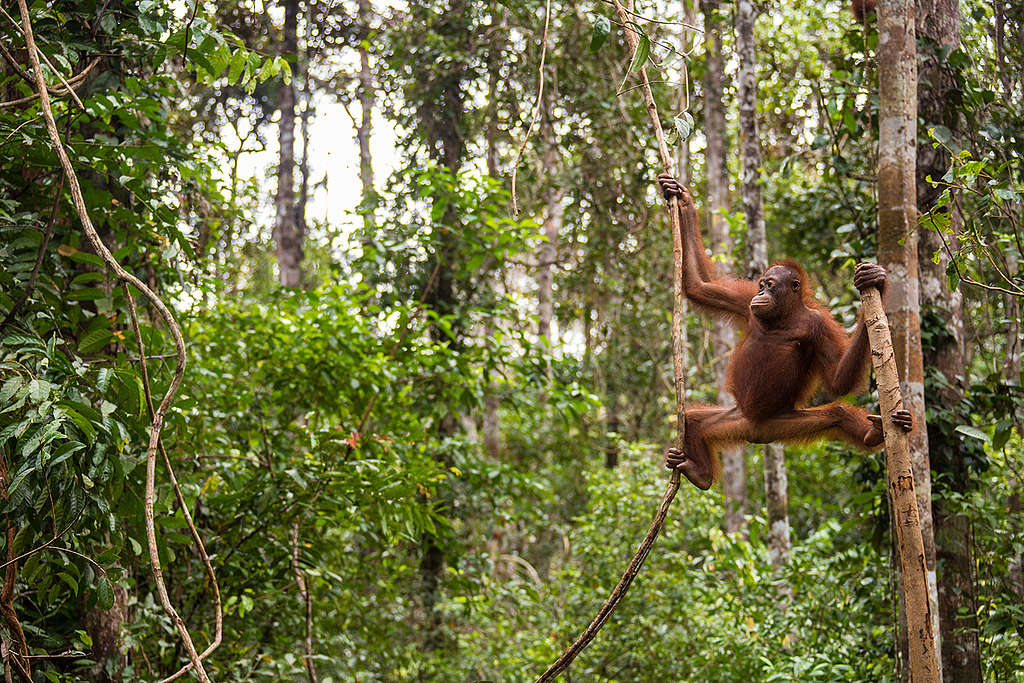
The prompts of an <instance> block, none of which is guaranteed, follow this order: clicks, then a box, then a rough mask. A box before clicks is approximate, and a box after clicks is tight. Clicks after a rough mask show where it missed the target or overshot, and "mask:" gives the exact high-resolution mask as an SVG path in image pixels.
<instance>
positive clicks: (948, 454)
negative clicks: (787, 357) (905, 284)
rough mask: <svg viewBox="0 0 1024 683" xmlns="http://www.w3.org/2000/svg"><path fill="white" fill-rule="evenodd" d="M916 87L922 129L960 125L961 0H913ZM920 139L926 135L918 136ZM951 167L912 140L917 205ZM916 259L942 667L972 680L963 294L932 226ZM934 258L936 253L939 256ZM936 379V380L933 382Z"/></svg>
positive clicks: (930, 202) (956, 219) (977, 673)
mask: <svg viewBox="0 0 1024 683" xmlns="http://www.w3.org/2000/svg"><path fill="white" fill-rule="evenodd" d="M916 29H917V37H918V44H919V55H918V69H919V73H918V86H917V105H918V113H919V116H920V120H921V121H922V122H923V123H924V126H925V128H926V129H927V128H932V127H935V126H943V127H945V128H947V129H948V130H949V131H950V134H951V135H956V133H957V131H958V130H959V127H960V126H959V119H960V117H959V104H960V102H959V99H958V96H957V94H958V85H957V79H958V74H957V73H956V72H955V70H954V67H953V66H952V65H951V64H949V62H948V60H947V59H946V58H947V57H948V55H949V54H950V53H951V52H952V50H954V49H956V48H958V47H959V44H960V6H959V0H917V26H916ZM922 137H924V136H922ZM948 168H949V157H948V152H947V151H946V149H945V148H943V147H941V146H934V145H932V143H931V141H930V140H929V139H927V138H926V137H925V139H922V140H921V142H919V144H918V146H917V209H918V212H919V213H926V212H928V211H930V210H931V209H932V207H934V206H935V202H936V200H937V199H938V197H939V194H940V192H941V188H939V187H937V186H936V185H933V184H932V183H930V182H928V178H929V177H931V178H933V179H938V178H941V177H942V176H943V175H945V173H946V171H947V169H948ZM949 218H950V222H951V225H950V228H951V235H950V236H949V237H947V238H946V239H955V236H956V235H957V234H959V233H960V229H961V227H960V226H961V223H962V217H961V215H960V213H959V211H953V212H952V213H951V214H950V216H949ZM919 235H920V243H919V244H918V264H919V266H920V271H921V308H922V311H923V312H924V315H925V316H926V317H929V316H930V320H931V322H932V325H933V327H935V328H937V329H935V330H934V331H933V333H932V334H930V335H929V336H928V338H929V343H928V344H926V345H925V346H924V348H923V353H924V365H925V366H926V367H928V368H931V369H932V370H933V372H934V373H938V374H939V375H941V377H939V378H936V377H934V375H928V376H926V377H925V382H926V383H927V389H928V395H929V397H931V400H930V402H929V405H928V448H929V452H930V460H931V464H932V468H933V469H935V470H937V471H941V472H944V473H946V474H948V475H949V476H948V477H947V478H945V480H944V483H943V484H942V485H941V486H939V487H937V488H936V492H935V493H936V495H935V498H934V499H933V500H932V512H933V514H934V529H935V554H936V562H937V567H936V570H937V575H936V590H937V592H938V601H939V624H940V626H941V632H940V633H941V639H942V640H941V642H942V649H941V655H942V672H943V675H944V676H945V678H946V679H947V680H950V681H957V682H960V681H963V682H964V683H975V682H979V683H980V681H981V680H982V677H981V648H980V647H979V644H978V618H977V593H976V588H975V584H974V562H973V558H972V553H971V550H972V546H973V540H972V537H971V520H970V518H968V517H967V516H966V515H963V514H957V513H955V512H954V511H953V510H952V509H950V508H951V507H952V506H951V505H950V504H949V502H950V501H948V500H947V498H948V497H949V496H947V495H944V494H948V493H951V494H954V495H958V494H963V493H964V492H965V491H966V490H967V488H968V482H969V481H970V478H971V471H970V468H969V467H967V465H966V463H967V462H968V457H967V456H968V453H967V451H968V449H969V448H970V446H972V445H973V444H967V443H965V442H964V437H963V436H961V435H960V434H958V433H957V432H956V426H957V425H959V424H962V423H963V422H965V421H966V419H967V416H965V415H964V411H963V410H962V408H961V402H962V400H963V398H964V389H965V387H966V386H967V377H966V372H967V363H966V356H965V353H964V338H965V335H964V315H963V296H962V295H961V293H960V291H959V290H952V291H951V290H950V289H949V287H948V278H947V277H946V267H947V266H948V265H949V259H948V257H947V255H946V252H945V250H944V249H943V245H942V238H941V237H940V236H939V234H938V233H937V232H936V231H933V230H927V229H924V230H920V231H919ZM936 257H937V258H936ZM936 380H938V381H936Z"/></svg>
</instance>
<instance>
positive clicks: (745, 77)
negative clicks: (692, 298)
mask: <svg viewBox="0 0 1024 683" xmlns="http://www.w3.org/2000/svg"><path fill="white" fill-rule="evenodd" d="M756 21H757V9H756V8H755V6H754V3H753V0H737V2H736V51H737V53H739V58H740V66H739V73H738V76H737V79H738V83H737V89H738V91H739V118H740V155H741V156H742V159H743V212H744V213H745V214H746V216H747V242H748V248H749V252H750V253H749V256H748V265H749V270H748V274H749V275H750V277H753V278H757V277H760V275H761V273H762V272H764V269H765V267H766V266H767V264H768V242H767V240H766V238H765V229H764V196H763V194H762V192H761V139H760V137H759V136H758V131H757V56H756V53H755V47H756V46H755V43H754V23H755V22H756Z"/></svg>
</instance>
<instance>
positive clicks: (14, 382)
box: [0, 377, 21, 404]
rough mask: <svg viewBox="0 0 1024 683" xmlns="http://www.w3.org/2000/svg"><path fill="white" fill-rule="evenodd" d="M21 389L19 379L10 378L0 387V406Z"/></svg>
mask: <svg viewBox="0 0 1024 683" xmlns="http://www.w3.org/2000/svg"><path fill="white" fill-rule="evenodd" d="M20 388H21V378H20V377H11V378H10V379H8V380H7V381H6V382H4V385H3V387H0V404H3V403H6V402H7V401H9V400H10V398H11V396H14V394H15V393H16V392H17V391H18V389H20Z"/></svg>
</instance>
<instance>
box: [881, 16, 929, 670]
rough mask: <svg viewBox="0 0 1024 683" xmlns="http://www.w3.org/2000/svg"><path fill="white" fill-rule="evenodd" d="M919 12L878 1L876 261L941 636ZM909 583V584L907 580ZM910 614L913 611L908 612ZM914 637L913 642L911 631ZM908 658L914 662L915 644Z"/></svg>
mask: <svg viewBox="0 0 1024 683" xmlns="http://www.w3.org/2000/svg"><path fill="white" fill-rule="evenodd" d="M914 15H915V12H914V5H913V3H912V2H910V1H909V0H886V2H882V3H879V6H878V35H879V40H878V44H879V51H878V75H879V134H878V262H879V263H880V264H881V265H882V266H884V267H885V269H886V270H887V272H888V273H889V291H888V295H887V298H886V314H887V315H888V319H889V322H890V325H891V329H892V341H893V347H894V349H895V353H896V364H897V366H898V367H899V371H900V376H901V377H902V384H901V387H900V389H901V392H902V395H903V402H904V405H905V407H906V409H907V410H909V411H910V412H911V413H912V414H913V416H914V422H915V424H916V425H917V429H915V430H914V431H912V432H911V433H910V435H909V444H910V445H909V447H910V458H911V462H912V465H913V475H914V489H915V493H916V496H917V508H918V510H917V512H918V517H919V519H920V525H921V537H922V539H923V543H924V555H925V557H924V560H925V566H926V569H927V574H928V581H927V585H928V586H929V602H930V609H929V614H930V615H931V618H932V619H933V623H932V624H930V625H929V626H930V632H931V633H932V637H937V634H938V628H937V625H938V624H937V620H938V604H937V603H938V600H937V597H938V596H937V593H936V592H935V588H934V586H935V543H934V536H933V532H932V514H931V472H930V468H929V459H928V433H927V429H926V428H925V412H924V368H923V364H922V357H921V321H920V317H919V314H920V308H919V305H920V303H919V302H920V292H919V287H920V282H919V279H918V268H917V230H916V228H917V200H916V195H917V192H916V185H915V167H916V163H915V162H916V150H917V61H916V60H917V52H916V43H915V30H914ZM904 580H905V581H907V577H904ZM901 604H902V603H901ZM909 608H910V606H907V609H908V610H909ZM907 616H908V618H909V617H910V616H911V615H910V614H909V612H908V614H907ZM910 638H911V640H913V638H914V634H913V633H911V634H910ZM901 647H902V644H901ZM909 655H910V657H911V662H913V657H914V656H915V653H914V652H913V649H911V651H910V652H909ZM912 675H914V674H913V673H912Z"/></svg>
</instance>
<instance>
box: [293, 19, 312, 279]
mask: <svg viewBox="0 0 1024 683" xmlns="http://www.w3.org/2000/svg"><path fill="white" fill-rule="evenodd" d="M305 24H306V38H305V44H306V45H309V36H310V32H311V26H310V21H309V9H308V8H307V10H306V22H305ZM297 57H298V62H297V64H298V72H299V82H300V83H301V84H302V91H301V101H302V111H301V112H300V114H299V137H300V138H301V139H302V156H301V157H300V159H299V194H298V198H297V199H296V201H295V234H296V235H297V236H298V242H299V245H300V246H299V248H300V250H301V248H302V246H301V245H303V244H305V243H306V233H307V232H309V229H308V227H307V225H306V205H307V204H308V203H309V119H310V117H311V116H312V114H313V92H312V89H311V88H310V84H309V61H308V59H307V55H305V54H302V55H297ZM301 261H302V257H301V256H300V257H299V262H300V263H301Z"/></svg>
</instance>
